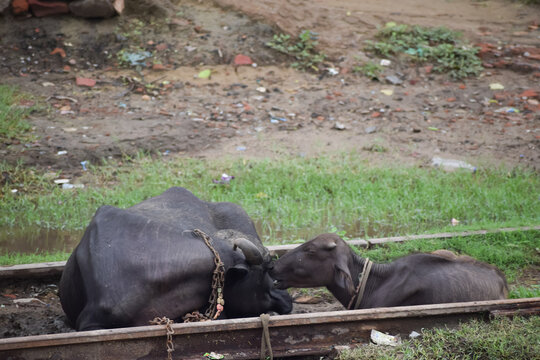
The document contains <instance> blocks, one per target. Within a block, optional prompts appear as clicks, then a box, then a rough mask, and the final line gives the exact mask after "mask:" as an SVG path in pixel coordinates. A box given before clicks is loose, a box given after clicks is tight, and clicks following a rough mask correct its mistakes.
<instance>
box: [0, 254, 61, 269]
mask: <svg viewBox="0 0 540 360" xmlns="http://www.w3.org/2000/svg"><path fill="white" fill-rule="evenodd" d="M69 255H70V254H69V253H67V252H64V251H54V252H49V253H35V254H20V253H5V254H0V266H2V265H18V264H35V263H43V262H51V261H64V260H67V258H68V257H69Z"/></svg>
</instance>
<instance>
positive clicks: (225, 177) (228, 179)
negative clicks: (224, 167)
mask: <svg viewBox="0 0 540 360" xmlns="http://www.w3.org/2000/svg"><path fill="white" fill-rule="evenodd" d="M232 179H234V176H232V175H227V174H226V173H223V174H221V179H219V180H216V179H213V180H212V182H213V183H214V184H221V185H226V184H229V183H230V182H231V180H232Z"/></svg>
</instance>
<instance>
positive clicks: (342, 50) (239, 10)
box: [0, 0, 540, 338]
mask: <svg viewBox="0 0 540 360" xmlns="http://www.w3.org/2000/svg"><path fill="white" fill-rule="evenodd" d="M126 3H127V9H126V11H125V13H124V14H122V16H119V17H115V18H111V19H105V20H103V19H92V20H87V19H80V18H75V17H72V16H55V17H44V18H35V17H18V18H15V17H13V16H12V15H11V14H9V13H4V14H0V34H1V36H0V79H1V80H0V83H2V84H14V85H18V86H19V87H20V89H21V90H23V91H25V92H27V93H30V94H32V95H33V96H34V99H33V100H27V101H24V102H21V104H19V105H20V106H21V107H24V106H32V105H34V104H46V108H45V110H41V111H38V112H35V113H33V114H32V116H31V117H30V119H29V121H30V122H31V123H32V125H33V127H34V130H33V135H34V139H33V140H32V141H29V142H28V141H21V140H19V139H13V140H10V141H7V142H2V143H0V159H3V160H7V161H9V162H12V163H15V162H16V161H19V160H23V161H24V163H25V164H27V165H31V166H37V167H39V168H45V169H49V170H62V172H63V173H64V174H69V175H70V176H72V177H75V178H76V177H78V176H80V175H82V166H81V162H82V161H89V162H90V163H98V162H99V161H100V159H102V158H108V157H112V158H119V157H120V156H121V155H122V154H130V155H132V154H135V153H137V152H138V151H140V150H147V151H151V152H160V153H161V154H163V155H167V156H170V157H173V156H194V157H201V158H216V157H220V156H240V157H270V158H276V157H280V156H318V155H321V154H337V153H339V152H342V151H353V152H355V153H356V154H357V155H358V156H359V157H361V158H362V159H365V160H366V162H367V163H369V164H379V163H385V164H386V163H390V164H392V163H396V164H420V165H425V164H429V163H430V161H431V159H432V157H433V156H435V155H436V156H439V157H442V158H448V159H460V160H465V161H467V162H469V163H471V164H473V165H475V166H478V167H484V166H485V167H489V166H497V165H499V164H507V165H509V166H515V165H518V164H520V165H522V166H526V167H530V168H533V169H536V170H538V169H540V152H539V146H540V107H539V103H538V101H539V100H540V99H539V98H538V92H540V86H539V83H540V47H539V45H540V41H539V40H540V31H539V29H538V24H537V23H535V21H538V19H540V8H539V7H530V6H524V5H521V4H519V3H517V2H512V1H503V0H491V1H472V0H471V1H469V0H447V1H444V0H403V1H399V2H396V1H391V0H365V1H354V0H337V1H329V0H311V1H306V0H272V1H270V0H261V1H257V2H249V1H239V0H215V1H213V2H210V1H205V2H203V1H189V0H185V1H182V2H180V1H177V2H174V3H175V4H176V5H175V7H174V8H172V9H171V8H165V9H164V8H159V7H148V6H143V5H145V4H146V5H148V4H149V3H150V2H149V1H142V2H132V3H131V5H130V2H129V1H128V2H126ZM133 3H137V4H138V5H134V4H133ZM163 3H165V1H163ZM141 4H143V5H141ZM166 15H167V16H166ZM388 21H394V22H396V23H405V24H411V25H414V24H419V25H425V26H440V25H444V26H447V27H449V28H451V29H455V30H460V31H463V33H464V35H465V37H466V38H468V39H469V40H470V41H471V42H472V43H475V44H479V45H480V46H482V49H484V50H486V51H485V52H483V61H484V65H485V69H484V71H483V73H482V75H481V76H480V77H479V78H476V79H467V80H463V81H458V82H454V81H452V80H450V79H449V78H448V77H446V76H444V75H436V74H433V73H431V72H430V70H429V67H428V66H420V67H417V66H412V65H410V64H406V63H400V62H399V61H395V60H394V59H391V60H392V64H391V65H390V66H389V67H386V68H385V73H384V75H385V76H386V75H396V76H398V77H399V78H400V79H401V80H402V81H403V83H402V84H401V85H392V84H389V83H385V82H375V81H371V80H369V79H367V78H366V77H363V76H361V75H358V74H355V73H354V72H353V71H352V70H353V68H354V66H355V65H357V64H358V63H359V62H361V61H365V60H366V59H368V57H369V54H366V53H364V52H363V47H364V41H365V40H368V39H372V38H373V36H374V34H375V32H376V30H377V28H378V27H381V26H384V24H385V23H386V22H388ZM304 29H307V30H311V31H314V32H317V33H318V34H319V36H320V50H322V51H323V52H325V53H326V54H328V55H329V58H328V60H327V62H326V64H325V67H326V69H325V70H324V71H322V72H321V73H320V74H312V73H304V72H299V71H296V70H293V69H291V68H290V67H289V64H290V62H291V59H288V58H287V57H285V56H284V55H282V54H279V53H276V52H275V51H273V50H271V49H270V48H268V47H267V46H266V45H265V43H266V42H267V41H269V40H270V39H271V38H272V36H273V34H276V33H280V32H287V33H290V34H293V35H297V34H298V33H299V31H300V30H304ZM488 44H489V45H488ZM129 45H132V46H135V45H136V46H138V47H139V50H141V51H142V50H147V51H150V52H152V55H151V57H150V58H149V59H147V61H146V62H145V63H143V65H142V66H140V69H134V68H124V67H122V66H121V65H122V64H120V63H119V60H118V54H121V53H122V51H125V50H126V49H129V47H128V46H129ZM57 48H58V49H61V50H57V51H54V50H55V49H57ZM123 49H124V50H123ZM64 53H65V57H63V55H64ZM238 54H244V55H248V56H249V57H251V58H252V59H253V61H254V62H255V63H256V64H257V66H256V67H255V66H239V67H234V66H233V65H232V63H233V59H234V57H235V56H236V55H238ZM379 60H380V59H373V61H376V62H378V61H379ZM205 69H210V70H211V71H212V76H211V77H210V78H209V79H201V78H197V77H196V75H197V74H198V73H199V72H200V71H202V70H205ZM329 69H335V70H337V71H338V72H339V73H338V74H337V75H332V74H331V72H330V71H328V70H329ZM77 78H90V79H93V80H95V81H96V84H95V85H94V86H91V87H87V86H80V85H77V83H76V79H77ZM495 83H499V84H502V85H503V86H504V89H502V90H491V89H490V84H495ZM381 90H392V91H393V94H392V95H385V94H384V93H381ZM526 91H528V92H526ZM524 94H526V95H528V96H524ZM505 108H506V109H508V108H513V109H514V111H513V112H507V111H506V110H505ZM515 110H519V112H517V111H515ZM272 120H273V121H272ZM1 290H2V294H1V295H2V296H0V305H1V306H2V309H1V310H2V311H0V315H1V316H0V328H1V329H2V330H0V331H1V332H0V338H1V337H12V336H21V335H31V334H36V333H42V332H43V331H45V332H47V333H55V332H63V331H68V330H69V328H67V327H66V325H65V324H64V322H63V316H62V312H61V310H60V308H59V303H58V297H57V296H56V282H55V281H54V280H51V281H50V282H45V283H41V284H31V283H20V284H2V286H1ZM296 295H298V296H301V294H296ZM33 297H37V298H38V299H40V300H41V301H35V300H33V301H32V302H30V303H24V302H22V303H20V304H15V303H14V302H13V300H15V299H25V298H33ZM315 297H316V298H318V299H319V300H316V299H315V300H316V301H319V302H318V305H317V304H315V305H314V304H311V305H310V304H299V303H297V304H295V311H296V312H306V311H324V310H333V309H339V308H340V305H339V304H337V303H336V302H335V300H333V299H331V298H328V297H327V296H325V295H324V294H322V295H320V296H319V295H318V296H315ZM304 301H308V302H310V301H311V300H310V299H304ZM29 310H30V311H29ZM39 315H42V316H44V317H42V318H40V317H39ZM5 324H11V325H12V326H11V327H9V328H8V327H7V326H4V325H5ZM36 324H39V326H36Z"/></svg>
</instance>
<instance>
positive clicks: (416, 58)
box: [366, 23, 483, 79]
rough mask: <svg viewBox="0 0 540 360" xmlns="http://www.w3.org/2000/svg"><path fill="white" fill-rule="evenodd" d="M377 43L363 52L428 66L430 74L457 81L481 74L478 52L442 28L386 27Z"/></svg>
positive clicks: (368, 46) (379, 34)
mask: <svg viewBox="0 0 540 360" xmlns="http://www.w3.org/2000/svg"><path fill="white" fill-rule="evenodd" d="M376 38H377V41H369V42H368V45H367V48H366V50H367V51H369V52H373V53H375V54H377V55H379V56H383V57H391V56H400V57H405V58H406V59H409V60H411V61H413V62H416V63H431V64H433V70H434V71H436V72H440V73H448V74H449V75H450V76H451V77H452V78H455V79H461V78H466V77H469V76H477V75H479V74H480V72H481V71H482V69H483V68H482V61H481V60H480V58H478V56H477V53H478V48H476V47H474V46H472V45H470V44H467V43H465V42H463V41H462V40H461V34H460V33H459V32H456V31H452V30H449V29H447V28H444V27H437V28H431V27H422V26H408V25H398V24H396V23H388V24H386V26H385V27H384V28H383V29H381V30H379V32H378V33H377V35H376Z"/></svg>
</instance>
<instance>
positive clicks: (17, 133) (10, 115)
mask: <svg viewBox="0 0 540 360" xmlns="http://www.w3.org/2000/svg"><path fill="white" fill-rule="evenodd" d="M27 98H28V96H27V95H24V94H21V93H20V92H19V91H18V90H17V88H15V87H13V86H8V85H0V140H2V139H3V140H10V139H15V138H20V137H22V136H23V135H24V134H25V133H27V132H28V131H29V130H30V129H31V128H32V126H31V125H30V123H28V122H27V121H26V120H25V118H26V117H27V116H28V115H29V114H30V113H31V112H32V111H33V110H34V109H35V106H30V107H23V106H20V105H19V104H18V103H19V102H20V101H21V100H24V99H27Z"/></svg>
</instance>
